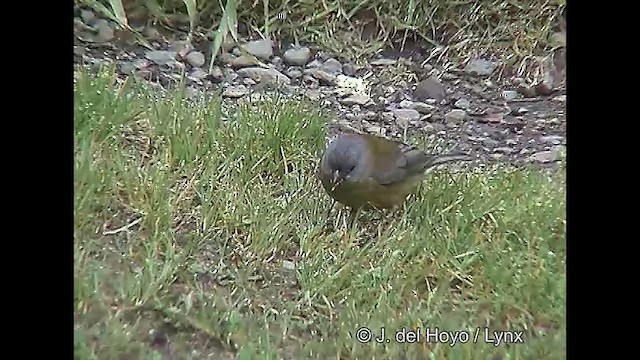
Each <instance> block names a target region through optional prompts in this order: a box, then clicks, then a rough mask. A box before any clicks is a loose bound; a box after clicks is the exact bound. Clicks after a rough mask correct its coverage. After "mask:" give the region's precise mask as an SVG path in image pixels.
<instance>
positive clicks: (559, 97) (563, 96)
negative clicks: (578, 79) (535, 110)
mask: <svg viewBox="0 0 640 360" xmlns="http://www.w3.org/2000/svg"><path fill="white" fill-rule="evenodd" d="M553 101H560V102H565V101H567V95H558V96H556V97H554V98H553Z"/></svg>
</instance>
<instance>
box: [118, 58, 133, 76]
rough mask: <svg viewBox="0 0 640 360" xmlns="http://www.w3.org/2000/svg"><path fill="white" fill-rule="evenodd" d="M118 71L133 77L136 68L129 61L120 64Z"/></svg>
mask: <svg viewBox="0 0 640 360" xmlns="http://www.w3.org/2000/svg"><path fill="white" fill-rule="evenodd" d="M118 69H119V70H120V71H121V72H122V73H123V74H126V75H131V74H133V73H134V72H135V70H136V67H135V66H134V65H133V63H131V62H129V61H123V62H121V63H119V64H118Z"/></svg>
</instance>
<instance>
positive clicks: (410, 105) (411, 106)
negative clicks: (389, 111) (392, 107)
mask: <svg viewBox="0 0 640 360" xmlns="http://www.w3.org/2000/svg"><path fill="white" fill-rule="evenodd" d="M398 105H399V106H400V107H401V108H402V109H415V107H416V104H415V103H414V102H413V101H409V100H402V101H400V104H398Z"/></svg>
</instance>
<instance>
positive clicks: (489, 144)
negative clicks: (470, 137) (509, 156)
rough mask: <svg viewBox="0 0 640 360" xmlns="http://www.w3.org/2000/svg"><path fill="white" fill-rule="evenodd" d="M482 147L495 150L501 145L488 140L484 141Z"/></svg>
mask: <svg viewBox="0 0 640 360" xmlns="http://www.w3.org/2000/svg"><path fill="white" fill-rule="evenodd" d="M482 145H484V146H486V147H488V148H494V147H496V146H498V145H499V143H498V141H496V140H494V139H491V138H486V139H484V140H483V141H482Z"/></svg>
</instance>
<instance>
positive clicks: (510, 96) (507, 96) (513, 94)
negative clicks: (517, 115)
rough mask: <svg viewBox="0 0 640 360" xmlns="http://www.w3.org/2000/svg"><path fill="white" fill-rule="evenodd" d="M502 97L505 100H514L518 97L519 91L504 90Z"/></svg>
mask: <svg viewBox="0 0 640 360" xmlns="http://www.w3.org/2000/svg"><path fill="white" fill-rule="evenodd" d="M502 98H503V99H504V100H505V101H513V100H515V99H517V98H518V92H517V91H514V90H504V91H502Z"/></svg>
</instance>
